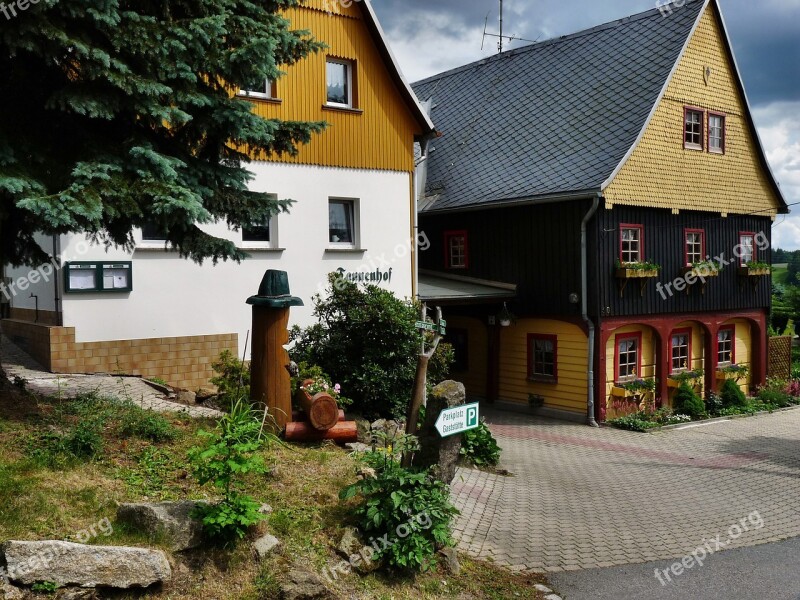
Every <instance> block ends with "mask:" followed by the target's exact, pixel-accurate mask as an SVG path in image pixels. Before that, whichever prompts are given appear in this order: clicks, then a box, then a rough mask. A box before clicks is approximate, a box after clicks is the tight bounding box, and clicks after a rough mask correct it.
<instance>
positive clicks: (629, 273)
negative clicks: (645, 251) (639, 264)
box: [617, 267, 658, 279]
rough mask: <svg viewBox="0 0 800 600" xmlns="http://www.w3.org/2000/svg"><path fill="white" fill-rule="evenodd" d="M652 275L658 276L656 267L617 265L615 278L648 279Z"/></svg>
mask: <svg viewBox="0 0 800 600" xmlns="http://www.w3.org/2000/svg"><path fill="white" fill-rule="evenodd" d="M652 277H658V269H629V268H626V267H617V279H650V278H652Z"/></svg>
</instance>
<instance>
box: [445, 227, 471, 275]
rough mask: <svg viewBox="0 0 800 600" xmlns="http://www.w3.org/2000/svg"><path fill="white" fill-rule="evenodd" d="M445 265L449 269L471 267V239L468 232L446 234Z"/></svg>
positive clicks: (449, 232) (447, 232) (446, 232)
mask: <svg viewBox="0 0 800 600" xmlns="http://www.w3.org/2000/svg"><path fill="white" fill-rule="evenodd" d="M444 264H445V267H446V268H448V269H466V268H467V267H469V238H468V236H467V232H466V231H445V232H444Z"/></svg>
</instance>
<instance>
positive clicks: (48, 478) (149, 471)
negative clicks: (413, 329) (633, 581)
mask: <svg viewBox="0 0 800 600" xmlns="http://www.w3.org/2000/svg"><path fill="white" fill-rule="evenodd" d="M3 400H4V398H3V391H0V405H2V403H3ZM28 401H29V402H32V403H34V404H35V406H32V407H29V408H30V410H28V412H25V410H27V409H25V410H23V412H21V413H20V414H25V415H27V416H26V417H25V418H24V419H20V420H17V419H12V420H9V419H7V418H6V419H5V420H3V419H0V539H62V540H72V541H75V540H76V536H77V535H78V533H79V532H81V531H82V530H86V529H88V528H90V527H91V526H92V525H93V524H96V523H98V522H99V521H100V520H101V519H105V518H108V519H110V520H111V522H112V524H113V527H114V532H113V534H111V535H110V536H109V537H105V536H104V535H101V536H98V537H97V538H96V539H94V540H92V541H91V542H90V543H95V544H109V545H135V546H141V547H157V548H161V549H163V550H164V551H168V544H167V543H166V542H165V541H163V540H160V539H147V538H146V537H145V536H144V535H142V534H141V533H140V532H137V531H131V530H129V529H127V528H125V527H123V526H122V525H120V524H118V523H116V522H115V515H116V507H117V505H118V504H119V503H123V502H138V501H160V500H179V499H187V498H188V499H205V500H209V501H215V500H217V498H216V497H215V496H214V494H215V493H216V492H215V490H214V489H213V488H211V487H208V488H202V487H200V486H198V485H197V482H196V481H195V480H194V479H193V478H192V477H191V476H190V475H189V473H188V470H187V460H186V456H187V453H188V450H189V449H190V448H191V447H192V446H195V445H198V444H200V443H201V438H200V437H199V436H198V431H199V430H200V429H205V430H211V429H213V427H214V422H212V421H202V420H199V421H198V420H193V419H190V418H187V417H185V416H183V415H163V416H161V415H153V414H152V413H147V411H141V409H139V410H133V409H131V407H130V406H129V405H126V404H125V403H118V402H113V401H109V400H107V399H103V398H101V397H98V396H97V395H90V396H85V397H81V398H78V399H77V400H76V401H74V402H67V401H58V400H53V399H36V398H32V397H31V398H29V400H28ZM21 408H23V409H24V408H25V407H21ZM140 411H141V412H140ZM142 413H144V414H142ZM154 416H157V417H158V419H163V423H162V422H161V421H159V425H158V426H157V427H156V428H155V429H156V430H158V431H161V430H162V429H164V423H166V426H167V429H168V430H169V431H171V432H172V434H171V435H169V436H167V437H163V438H160V439H161V440H162V441H159V442H155V441H153V439H152V436H150V435H149V433H150V432H152V431H153V428H152V427H150V425H149V424H148V425H144V426H143V427H144V429H138V426H137V427H131V428H128V427H126V426H125V424H126V423H127V422H130V421H131V420H132V421H133V422H136V423H141V422H143V421H146V420H149V419H150V418H151V417H154ZM92 422H100V423H101V424H102V425H101V426H99V427H97V428H95V429H92V428H91V427H89V429H90V430H92V431H94V432H96V433H98V435H99V436H100V442H101V449H100V451H99V452H97V453H96V454H95V456H93V457H87V456H82V457H79V456H73V457H69V456H67V458H69V460H65V461H64V462H63V463H59V462H57V461H56V462H51V463H47V461H40V460H36V455H35V452H33V451H32V450H31V448H33V446H34V444H33V442H32V440H42V439H45V440H47V439H55V440H58V441H59V442H58V443H59V444H60V443H65V440H67V439H70V436H75V437H80V438H81V439H83V438H82V437H81V436H82V435H83V434H82V433H81V435H78V436H76V435H75V434H76V431H78V430H79V426H80V424H81V423H92ZM53 443H54V444H55V442H53ZM56 445H57V444H56ZM52 455H53V456H61V457H62V458H63V457H64V456H66V453H65V452H63V451H62V450H60V449H59V450H58V452H55V453H53V454H52ZM263 458H264V459H265V461H266V462H267V464H270V465H274V468H273V469H272V470H271V471H270V472H269V473H267V474H264V475H253V476H247V477H245V479H244V482H243V483H244V484H243V491H244V492H245V493H248V494H250V495H252V496H253V497H255V498H256V499H257V500H258V501H259V502H265V503H268V504H270V505H271V506H272V507H273V512H272V514H271V515H270V516H269V519H268V521H267V522H266V523H263V524H261V525H259V526H258V528H257V529H256V530H255V531H253V532H252V534H250V535H249V537H248V539H246V540H244V541H242V542H241V543H238V544H236V545H234V546H233V547H231V548H206V549H200V550H197V551H193V552H190V553H181V554H176V555H173V556H171V560H172V561H173V562H174V564H175V565H176V568H175V569H174V573H173V581H172V582H171V583H170V584H169V585H168V586H166V587H165V588H164V589H163V590H158V591H154V592H152V593H151V594H149V595H148V597H150V598H154V599H157V600H167V599H170V600H200V599H205V598H217V599H218V600H262V599H267V598H270V599H271V598H277V597H278V592H277V590H278V586H279V582H280V580H281V578H282V577H284V576H285V573H286V571H287V570H288V568H289V567H290V565H291V564H292V563H294V564H298V565H300V566H302V567H304V568H307V569H310V570H312V571H315V572H316V573H318V574H320V575H321V573H322V569H323V567H326V566H333V565H336V564H338V563H339V562H340V561H341V557H339V556H338V555H336V554H335V552H334V551H333V547H334V546H335V545H336V543H337V542H338V541H339V538H340V536H341V533H342V528H343V526H345V525H347V524H348V523H347V514H348V513H347V511H346V508H345V506H344V504H343V503H342V502H340V501H339V498H338V493H339V490H340V489H341V488H342V487H344V486H346V485H348V484H351V483H353V482H354V481H355V480H356V471H357V468H358V466H357V465H356V463H355V462H354V461H353V459H352V458H351V457H350V456H349V455H348V454H347V453H346V452H345V451H344V450H341V449H339V448H334V447H329V446H326V445H324V444H320V445H316V446H311V447H294V446H292V447H290V446H286V447H284V446H273V448H272V449H271V450H268V451H265V452H264V455H263ZM267 531H269V532H271V533H273V534H274V535H276V536H277V537H278V538H279V539H280V540H281V542H282V544H283V551H282V553H280V554H277V555H274V556H272V557H270V558H269V559H268V560H266V561H264V562H262V563H259V562H258V561H255V560H253V556H252V550H251V548H250V545H249V543H250V542H251V541H252V540H253V539H254V538H255V537H257V536H259V535H262V534H264V533H266V532H267ZM181 565H184V566H185V567H188V568H185V567H184V566H181ZM543 582H544V580H543V578H542V577H540V576H538V575H517V574H512V573H510V572H508V571H506V570H504V569H501V568H498V567H497V566H495V565H492V564H490V563H481V562H474V561H471V560H467V559H462V573H461V575H459V576H458V577H453V576H450V575H449V574H447V573H445V572H444V571H443V570H442V569H441V568H440V569H438V570H436V571H434V572H431V573H427V574H424V575H418V576H416V577H411V578H405V577H397V576H391V575H387V574H380V573H378V574H372V575H369V576H366V577H361V576H359V575H356V574H353V575H349V576H347V577H343V578H341V579H339V580H337V581H335V582H334V583H333V584H332V587H333V589H334V591H335V592H336V593H337V594H338V595H339V596H340V597H342V598H353V599H358V600H376V599H380V598H384V599H386V600H405V599H409V600H410V599H413V600H438V599H440V598H453V599H457V598H459V597H461V598H463V597H470V598H474V599H475V600H489V599H491V600H495V599H496V600H500V599H503V600H505V599H507V598H514V597H522V598H540V597H541V596H540V595H539V593H538V592H536V591H535V590H534V588H533V585H534V584H535V583H543ZM127 597H130V598H134V597H139V596H137V595H135V594H132V593H131V594H130V595H126V594H125V593H123V594H122V595H121V596H120V598H127Z"/></svg>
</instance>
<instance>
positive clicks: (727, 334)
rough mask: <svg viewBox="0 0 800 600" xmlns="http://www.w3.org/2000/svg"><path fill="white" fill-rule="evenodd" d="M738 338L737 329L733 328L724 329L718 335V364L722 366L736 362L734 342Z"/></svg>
mask: <svg viewBox="0 0 800 600" xmlns="http://www.w3.org/2000/svg"><path fill="white" fill-rule="evenodd" d="M735 338H736V328H735V327H733V326H730V327H724V328H723V329H720V330H719V333H717V362H718V363H719V364H721V365H729V364H733V362H734V361H735V360H736V357H735V349H736V346H735V345H734V343H735V342H734V340H735Z"/></svg>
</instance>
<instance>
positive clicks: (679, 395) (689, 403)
mask: <svg viewBox="0 0 800 600" xmlns="http://www.w3.org/2000/svg"><path fill="white" fill-rule="evenodd" d="M672 409H673V411H674V412H675V413H677V414H682V415H688V416H690V417H692V419H701V418H703V417H704V416H705V414H706V406H705V404H704V403H703V400H702V399H701V398H700V396H698V395H697V394H695V392H694V390H693V389H692V388H691V387H689V384H688V383H686V382H685V381H684V382H683V383H681V385H680V387H679V388H678V391H677V392H676V393H675V397H674V398H673V400H672Z"/></svg>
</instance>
